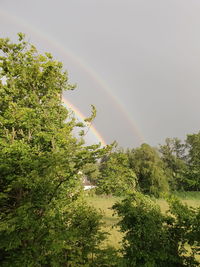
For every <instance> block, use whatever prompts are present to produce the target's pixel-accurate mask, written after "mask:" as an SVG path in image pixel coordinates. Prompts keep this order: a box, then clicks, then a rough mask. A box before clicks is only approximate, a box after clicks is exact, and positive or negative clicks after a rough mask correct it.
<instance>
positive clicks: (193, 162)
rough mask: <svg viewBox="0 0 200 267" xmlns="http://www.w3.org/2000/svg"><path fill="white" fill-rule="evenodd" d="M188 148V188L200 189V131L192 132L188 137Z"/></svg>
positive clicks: (186, 176)
mask: <svg viewBox="0 0 200 267" xmlns="http://www.w3.org/2000/svg"><path fill="white" fill-rule="evenodd" d="M186 146H187V150H188V155H187V167H188V168H187V173H186V175H185V188H186V190H193V191H199V190H200V132H199V133H197V134H190V135H188V136H187V139H186Z"/></svg>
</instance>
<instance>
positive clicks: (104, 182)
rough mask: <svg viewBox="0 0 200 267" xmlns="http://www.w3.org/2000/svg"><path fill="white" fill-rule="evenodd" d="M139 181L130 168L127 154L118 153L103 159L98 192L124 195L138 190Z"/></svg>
mask: <svg viewBox="0 0 200 267" xmlns="http://www.w3.org/2000/svg"><path fill="white" fill-rule="evenodd" d="M136 185H137V179H136V175H135V173H134V171H133V170H132V169H131V168H130V167H129V161H128V157H127V155H126V154H125V153H123V152H120V151H116V152H112V153H110V155H109V156H106V157H104V158H103V160H102V162H101V164H100V175H99V179H98V189H97V192H99V193H104V194H113V195H117V196H119V195H124V194H126V193H127V192H128V191H134V190H135V189H136Z"/></svg>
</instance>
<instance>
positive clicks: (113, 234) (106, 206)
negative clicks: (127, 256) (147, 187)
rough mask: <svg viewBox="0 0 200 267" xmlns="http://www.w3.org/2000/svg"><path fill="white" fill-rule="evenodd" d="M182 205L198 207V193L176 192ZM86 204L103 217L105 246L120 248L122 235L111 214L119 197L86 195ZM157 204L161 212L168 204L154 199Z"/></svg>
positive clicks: (199, 203) (166, 208)
mask: <svg viewBox="0 0 200 267" xmlns="http://www.w3.org/2000/svg"><path fill="white" fill-rule="evenodd" d="M175 195H176V196H177V197H178V198H179V199H181V201H182V202H183V203H186V204H187V205H189V206H191V207H198V206H200V192H178V193H176V194H175ZM86 199H87V202H88V203H89V204H90V205H92V206H94V207H95V208H96V209H97V210H99V211H100V212H101V213H102V215H103V223H104V226H103V230H105V231H106V232H108V233H109V236H108V238H107V240H106V243H105V245H108V246H113V247H115V248H117V249H118V248H120V242H121V240H122V234H121V233H120V232H119V231H118V227H116V224H117V222H118V220H119V218H118V217H117V216H116V214H114V213H113V210H112V206H113V205H114V203H116V202H117V201H120V200H122V198H120V197H113V196H97V195H88V196H87V197H86ZM154 200H155V202H156V203H157V204H159V206H160V208H161V211H162V212H164V213H165V212H166V211H167V210H168V204H167V202H166V200H165V199H154Z"/></svg>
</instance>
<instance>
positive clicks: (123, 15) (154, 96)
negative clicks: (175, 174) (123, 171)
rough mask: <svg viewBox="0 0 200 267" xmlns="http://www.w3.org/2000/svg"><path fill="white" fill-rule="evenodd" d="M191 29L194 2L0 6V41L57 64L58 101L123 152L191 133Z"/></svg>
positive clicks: (198, 35) (48, 1) (195, 91)
mask: <svg viewBox="0 0 200 267" xmlns="http://www.w3.org/2000/svg"><path fill="white" fill-rule="evenodd" d="M199 29H200V1H199V0H57V1H52V0H40V1H39V0H34V1H32V0H17V1H16V0H9V1H8V0H0V31H1V37H10V38H11V39H13V40H16V33H17V32H24V33H26V35H27V39H28V40H30V41H31V42H32V43H34V44H35V45H36V46H37V48H38V49H39V50H40V51H49V52H51V53H52V54H53V55H54V57H55V58H57V59H59V60H60V61H62V62H63V63H64V68H65V69H67V70H68V73H69V78H70V82H72V83H76V84H77V89H76V90H75V91H73V92H67V93H65V97H66V98H67V99H68V101H70V102H71V103H72V104H73V105H74V106H76V107H77V108H78V109H79V110H80V111H81V112H82V113H83V114H84V115H85V116H87V115H88V114H89V112H90V104H94V105H95V106H96V108H97V111H98V113H97V118H96V119H95V122H94V126H95V127H96V129H97V130H98V132H99V134H100V135H101V136H102V137H103V138H104V139H105V141H106V142H107V143H110V142H112V141H113V140H117V142H118V143H119V144H120V145H121V146H124V147H135V146H138V145H140V144H141V142H144V141H145V142H147V143H149V144H151V145H157V144H159V143H163V142H164V139H165V138H166V137H179V138H181V139H184V138H185V136H186V134H189V133H194V132H198V131H199V129H200V115H199V114H200V104H199V102H200V30H199Z"/></svg>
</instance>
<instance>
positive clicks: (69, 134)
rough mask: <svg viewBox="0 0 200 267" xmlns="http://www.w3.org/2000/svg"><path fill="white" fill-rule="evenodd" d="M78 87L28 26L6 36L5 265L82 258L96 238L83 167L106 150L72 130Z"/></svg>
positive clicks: (71, 262) (1, 178) (1, 177)
mask: <svg viewBox="0 0 200 267" xmlns="http://www.w3.org/2000/svg"><path fill="white" fill-rule="evenodd" d="M73 88H74V87H73V86H71V85H70V84H69V83H68V77H67V73H66V72H63V70H62V64H61V63H60V62H57V61H55V60H53V58H52V56H51V55H50V54H49V53H46V54H45V55H41V54H39V53H38V52H37V50H36V48H35V47H34V46H33V45H30V44H29V43H27V42H26V41H25V40H24V35H23V34H19V42H18V43H12V42H10V40H9V39H0V188H1V192H0V255H1V256H0V265H1V266H82V265H83V264H85V262H86V258H87V256H88V255H89V254H90V253H91V250H92V251H93V249H94V247H95V246H96V243H97V242H98V238H99V225H100V222H99V217H98V215H96V213H95V212H94V211H92V210H91V209H90V208H88V207H87V206H86V205H85V204H83V203H81V202H80V200H79V195H80V188H79V184H80V179H79V176H78V172H79V171H80V170H81V169H82V168H83V167H84V165H85V164H87V163H91V162H95V161H96V159H97V158H98V157H100V156H102V155H103V154H104V153H105V151H104V149H99V146H97V145H93V146H86V145H84V143H83V141H82V140H78V139H77V138H75V137H74V135H73V129H74V128H75V127H76V126H80V124H79V123H77V122H76V120H75V119H74V118H73V116H71V115H70V112H69V111H68V110H67V109H65V108H64V107H63V105H62V93H63V91H64V90H71V89H73ZM93 113H94V112H93ZM89 121H91V118H89ZM90 215H91V216H90Z"/></svg>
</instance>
